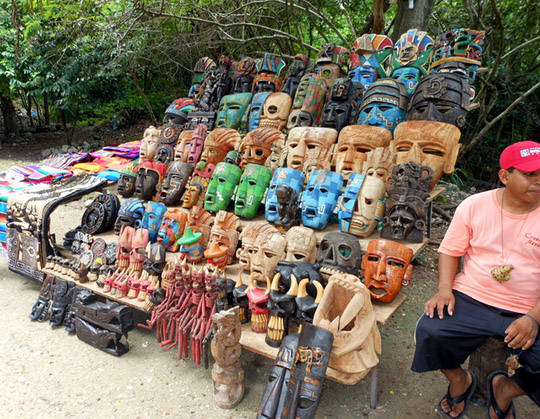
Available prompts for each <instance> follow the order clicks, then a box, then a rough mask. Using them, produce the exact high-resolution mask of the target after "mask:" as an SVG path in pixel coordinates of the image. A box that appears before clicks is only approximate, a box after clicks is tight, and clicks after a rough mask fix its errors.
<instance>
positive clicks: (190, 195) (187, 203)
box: [182, 181, 204, 208]
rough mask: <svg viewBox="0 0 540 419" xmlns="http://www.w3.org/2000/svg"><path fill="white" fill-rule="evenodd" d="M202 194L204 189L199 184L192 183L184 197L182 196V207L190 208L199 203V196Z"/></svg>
mask: <svg viewBox="0 0 540 419" xmlns="http://www.w3.org/2000/svg"><path fill="white" fill-rule="evenodd" d="M203 192H204V187H203V185H202V183H201V182H196V181H192V182H191V183H190V184H189V185H188V186H187V187H186V191H185V192H184V195H182V207H183V208H192V207H194V206H195V205H197V203H198V202H199V199H200V197H201V194H202V193H203Z"/></svg>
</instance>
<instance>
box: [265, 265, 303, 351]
mask: <svg viewBox="0 0 540 419" xmlns="http://www.w3.org/2000/svg"><path fill="white" fill-rule="evenodd" d="M280 278H281V275H280V274H279V273H277V274H275V275H274V278H273V280H272V284H271V286H270V292H269V293H268V307H267V308H268V310H269V311H270V318H269V320H268V330H267V332H266V339H265V341H266V343H267V344H268V345H270V346H273V347H274V348H276V347H278V346H279V345H281V341H282V340H283V338H284V337H285V336H286V335H288V334H289V319H290V318H291V317H293V316H294V313H295V311H296V302H295V297H296V294H297V291H298V281H297V279H296V277H295V276H294V275H291V277H290V281H289V282H290V284H291V285H290V287H289V289H288V290H287V291H286V292H282V291H280V289H279V280H280Z"/></svg>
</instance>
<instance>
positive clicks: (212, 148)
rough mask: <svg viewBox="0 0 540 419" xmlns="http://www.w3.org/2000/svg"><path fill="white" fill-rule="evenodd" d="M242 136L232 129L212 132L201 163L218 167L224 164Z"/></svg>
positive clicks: (218, 129)
mask: <svg viewBox="0 0 540 419" xmlns="http://www.w3.org/2000/svg"><path fill="white" fill-rule="evenodd" d="M240 138H241V137H240V134H239V133H238V131H236V130H234V129H231V128H216V129H214V130H213V131H211V132H210V133H209V134H208V136H207V137H206V140H205V141H204V149H203V152H202V155H201V161H203V162H206V163H209V164H213V165H216V164H218V163H219V162H222V161H223V159H224V158H225V156H226V155H227V153H228V152H229V151H232V150H234V149H235V148H236V145H237V144H239V143H240Z"/></svg>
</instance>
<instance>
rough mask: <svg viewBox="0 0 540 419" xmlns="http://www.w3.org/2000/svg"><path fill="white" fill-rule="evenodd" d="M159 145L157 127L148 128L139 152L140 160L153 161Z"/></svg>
mask: <svg viewBox="0 0 540 419" xmlns="http://www.w3.org/2000/svg"><path fill="white" fill-rule="evenodd" d="M158 145H159V130H158V129H157V128H156V127H148V128H147V129H146V131H144V135H143V140H142V143H141V148H140V150H139V157H140V160H141V161H143V160H153V159H154V157H155V155H156V151H157V148H158Z"/></svg>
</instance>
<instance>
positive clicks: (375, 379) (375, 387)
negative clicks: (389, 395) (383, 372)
mask: <svg viewBox="0 0 540 419" xmlns="http://www.w3.org/2000/svg"><path fill="white" fill-rule="evenodd" d="M378 393H379V366H378V365H376V366H374V367H373V368H372V369H371V400H370V404H369V406H370V407H371V408H372V409H376V408H377V399H378V395H379V394H378Z"/></svg>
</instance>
